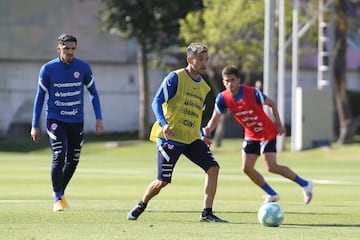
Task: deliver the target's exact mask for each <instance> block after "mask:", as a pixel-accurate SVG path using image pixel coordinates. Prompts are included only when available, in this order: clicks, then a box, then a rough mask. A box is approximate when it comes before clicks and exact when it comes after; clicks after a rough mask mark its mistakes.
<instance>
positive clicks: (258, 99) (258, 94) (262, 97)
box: [254, 88, 267, 105]
mask: <svg viewBox="0 0 360 240" xmlns="http://www.w3.org/2000/svg"><path fill="white" fill-rule="evenodd" d="M254 94H255V98H256V102H257V103H258V104H259V105H264V103H265V100H266V98H267V96H266V95H265V94H264V93H263V92H261V91H260V90H259V89H257V88H254Z"/></svg>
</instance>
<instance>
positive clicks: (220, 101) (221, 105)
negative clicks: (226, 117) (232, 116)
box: [214, 93, 227, 114]
mask: <svg viewBox="0 0 360 240" xmlns="http://www.w3.org/2000/svg"><path fill="white" fill-rule="evenodd" d="M226 109H227V106H226V103H225V100H224V97H223V95H222V94H221V93H219V94H218V95H217V96H216V99H215V107H214V112H216V113H220V114H223V113H224V112H225V110H226Z"/></svg>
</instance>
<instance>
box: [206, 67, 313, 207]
mask: <svg viewBox="0 0 360 240" xmlns="http://www.w3.org/2000/svg"><path fill="white" fill-rule="evenodd" d="M222 78H223V79H222V82H223V84H224V86H225V88H226V89H225V90H224V91H223V92H221V93H219V94H218V95H217V98H216V101H215V108H214V112H213V115H212V117H211V119H210V120H209V122H208V124H207V126H206V127H205V128H204V129H203V130H204V134H205V136H210V135H211V132H212V131H214V130H215V128H216V126H217V125H218V123H219V122H220V119H221V114H222V113H224V111H225V110H226V109H229V110H230V112H231V113H232V115H233V117H234V118H235V119H236V121H237V122H238V123H239V124H241V125H242V126H243V128H244V131H245V132H244V142H243V151H242V152H243V154H242V158H243V162H242V170H243V171H244V172H245V173H246V174H247V175H248V176H249V178H250V179H251V180H252V181H253V182H254V183H255V184H256V185H258V186H259V187H261V188H262V189H263V190H264V191H265V192H266V194H267V195H266V197H265V200H264V203H268V202H276V201H278V200H279V199H280V195H279V194H278V193H277V192H276V191H275V190H274V189H273V188H271V187H270V185H269V184H268V183H267V182H266V181H265V179H264V177H263V176H262V175H261V174H260V173H259V172H258V171H257V170H256V169H255V167H254V166H255V163H256V160H257V159H258V157H259V156H260V155H261V154H262V155H263V157H264V162H265V165H266V168H267V170H268V171H269V172H272V173H276V174H279V175H281V176H283V177H285V178H288V179H290V180H292V181H294V182H296V183H297V184H299V185H300V186H301V187H302V188H303V194H304V202H305V203H306V204H308V203H310V201H311V199H312V182H311V181H310V180H305V179H303V178H301V177H300V176H299V175H297V174H296V173H294V172H293V171H292V170H291V169H290V168H289V167H287V166H283V165H278V163H277V162H276V137H277V136H278V135H281V134H283V133H285V128H284V127H283V125H282V123H281V120H280V117H279V112H278V110H277V107H276V105H275V103H274V101H273V100H271V99H270V98H268V97H267V96H266V95H265V94H263V93H262V92H261V91H260V90H258V89H257V88H254V87H250V86H244V85H241V83H240V81H241V79H240V73H239V70H238V69H237V68H236V67H234V66H228V67H225V68H224V69H223V71H222ZM263 105H268V106H269V108H270V111H271V113H272V115H273V117H274V121H273V120H272V119H271V118H270V117H269V116H268V115H267V114H266V113H265V111H264V109H263Z"/></svg>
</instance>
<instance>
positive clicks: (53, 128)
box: [50, 123, 58, 131]
mask: <svg viewBox="0 0 360 240" xmlns="http://www.w3.org/2000/svg"><path fill="white" fill-rule="evenodd" d="M50 128H51V130H53V131H55V130H56V129H57V128H58V125H57V123H53V124H51V126H50Z"/></svg>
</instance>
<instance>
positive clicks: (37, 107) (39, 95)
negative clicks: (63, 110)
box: [31, 65, 49, 127]
mask: <svg viewBox="0 0 360 240" xmlns="http://www.w3.org/2000/svg"><path fill="white" fill-rule="evenodd" d="M48 85H49V83H48V81H47V78H46V75H45V65H44V66H42V67H41V69H40V73H39V80H38V85H37V91H36V95H35V100H34V108H33V117H32V121H31V127H39V125H40V116H41V112H42V109H43V106H44V100H45V95H46V93H47V91H48V87H49V86H48Z"/></svg>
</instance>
